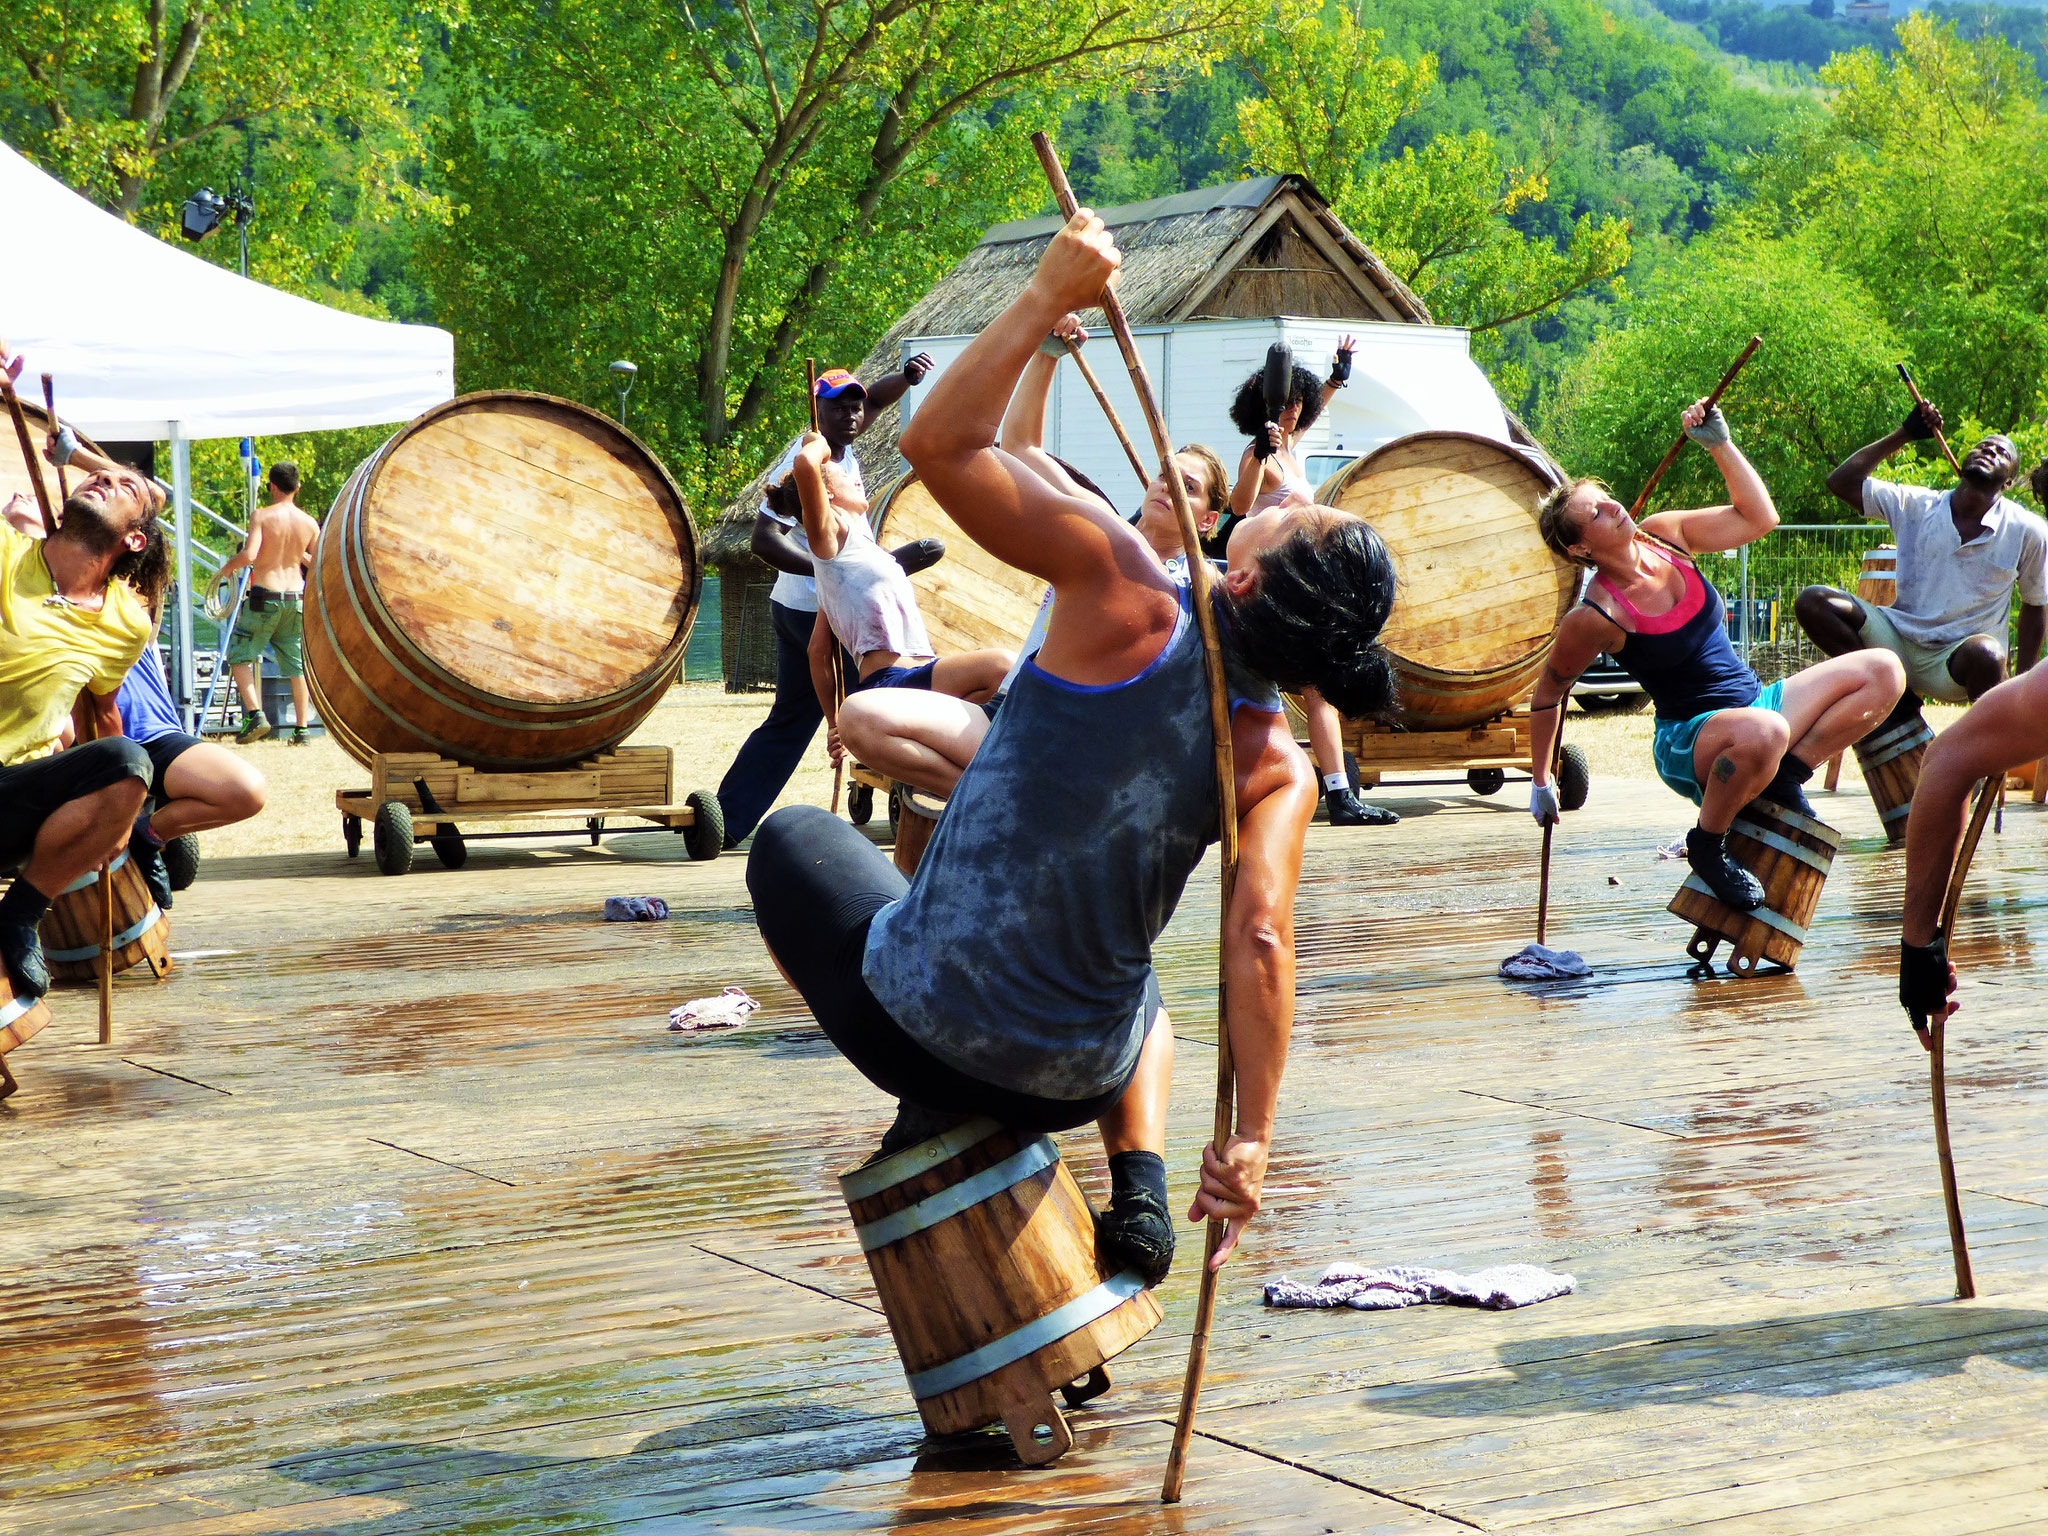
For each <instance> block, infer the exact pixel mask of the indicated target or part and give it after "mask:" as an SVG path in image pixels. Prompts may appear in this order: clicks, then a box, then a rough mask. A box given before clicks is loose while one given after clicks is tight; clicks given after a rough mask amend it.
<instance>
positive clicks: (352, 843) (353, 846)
mask: <svg viewBox="0 0 2048 1536" xmlns="http://www.w3.org/2000/svg"><path fill="white" fill-rule="evenodd" d="M341 845H342V847H344V848H346V849H347V850H348V856H349V857H350V858H354V857H355V856H356V855H357V854H359V853H361V852H362V851H363V818H362V817H360V816H351V815H349V814H347V813H346V812H343V814H342V818H341Z"/></svg>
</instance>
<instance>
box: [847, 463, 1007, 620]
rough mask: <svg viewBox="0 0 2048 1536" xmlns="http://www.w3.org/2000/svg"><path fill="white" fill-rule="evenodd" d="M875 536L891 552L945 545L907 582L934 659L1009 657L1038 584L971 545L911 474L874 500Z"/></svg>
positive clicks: (975, 545)
mask: <svg viewBox="0 0 2048 1536" xmlns="http://www.w3.org/2000/svg"><path fill="white" fill-rule="evenodd" d="M874 518H875V537H876V538H878V539H879V540H881V541H882V543H884V544H885V545H888V546H889V547H891V548H894V547H895V546H896V545H899V544H906V543H908V542H910V541H911V540H912V539H923V538H938V539H944V540H945V542H946V558H945V559H943V560H941V561H939V563H938V564H936V565H934V566H931V567H929V568H927V569H925V570H922V571H919V572H918V573H917V574H916V575H915V576H913V577H911V578H910V585H911V587H912V588H913V589H914V590H915V591H916V593H917V605H918V611H919V612H920V613H922V614H923V615H924V623H925V630H926V632H927V633H928V634H929V635H930V637H931V642H932V645H933V646H934V647H935V648H936V649H937V651H938V653H939V654H940V655H941V656H951V655H957V654H958V653H959V652H962V651H972V650H981V649H984V648H988V647H995V648H997V649H1001V650H1008V651H1014V650H1016V649H1017V648H1018V646H1020V645H1021V644H1022V643H1023V640H1024V636H1025V635H1026V634H1028V633H1029V632H1030V629H1031V620H1032V619H1033V617H1034V616H1036V614H1037V612H1038V605H1039V602H1040V600H1041V599H1043V597H1044V596H1045V588H1046V584H1045V583H1044V582H1043V581H1041V580H1039V578H1037V577H1036V576H1033V575H1032V574H1031V573H1030V572H1028V571H1020V570H1018V569H1017V568H1016V567H1015V566H1012V565H1007V564H1005V563H1004V562H1003V561H1001V560H998V559H996V557H995V556H993V555H991V554H990V553H989V552H988V551H987V550H985V549H983V548H982V547H981V546H980V545H979V544H977V543H975V542H974V541H973V540H972V539H971V538H969V537H968V536H967V535H966V534H965V533H964V532H962V531H961V529H960V526H959V525H958V524H957V523H955V522H954V521H953V520H952V518H950V517H948V516H947V515H946V512H945V509H944V508H942V507H941V506H940V505H939V504H938V501H937V500H936V499H935V498H934V497H933V496H932V494H931V492H929V491H927V490H926V489H925V488H924V486H923V485H922V484H921V483H920V482H919V481H918V479H917V477H916V476H915V475H905V476H904V477H903V478H902V479H900V480H898V481H896V483H895V484H893V485H891V486H890V487H888V489H886V490H885V491H884V492H883V493H882V494H881V496H879V497H878V498H877V499H876V501H875V510H874Z"/></svg>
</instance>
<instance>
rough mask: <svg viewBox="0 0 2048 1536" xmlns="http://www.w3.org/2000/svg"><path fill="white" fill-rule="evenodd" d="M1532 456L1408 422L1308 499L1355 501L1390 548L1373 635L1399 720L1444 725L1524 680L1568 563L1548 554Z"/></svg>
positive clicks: (1545, 476) (1566, 595)
mask: <svg viewBox="0 0 2048 1536" xmlns="http://www.w3.org/2000/svg"><path fill="white" fill-rule="evenodd" d="M1554 484H1556V481H1555V479H1554V478H1553V477H1552V475H1551V472H1550V470H1549V469H1548V468H1547V467H1546V466H1545V465H1543V464H1542V463H1540V462H1539V461H1538V460H1536V459H1534V458H1532V457H1530V456H1529V455H1527V454H1524V453H1522V452H1520V451H1518V450H1517V449H1514V448H1511V447H1509V446H1508V445H1507V444H1506V443H1500V442H1495V441H1494V440H1493V439H1492V438H1487V437H1479V436H1476V435H1474V434H1471V433H1467V432H1417V433H1414V434H1413V435H1412V436H1409V437H1402V438H1396V439H1395V440H1394V441H1393V442H1391V443H1386V444H1383V445H1382V446H1380V447H1378V448H1376V449H1374V450H1373V451H1372V452H1371V453H1369V454H1367V455H1366V456H1365V457H1364V458H1362V459H1353V460H1352V461H1351V462H1350V463H1349V464H1346V465H1345V466H1344V467H1343V468H1342V469H1340V470H1338V471H1337V473H1336V474H1334V475H1332V476H1331V477H1330V478H1329V479H1328V480H1325V481H1324V482H1323V485H1322V489H1321V490H1320V491H1319V492H1318V493H1317V495H1316V499H1317V500H1318V501H1320V502H1323V503H1325V504H1327V505H1329V506H1333V507H1341V508H1343V509H1344V510H1345V511H1347V512H1355V513H1357V514H1358V515H1359V516H1360V517H1362V518H1364V519H1365V520H1366V521H1367V522H1369V523H1371V524H1372V525H1373V527H1374V528H1375V529H1377V530H1378V531H1379V535H1380V537H1381V538H1383V539H1385V540H1386V541H1387V548H1388V549H1389V550H1391V551H1392V552H1393V556H1394V566H1395V571H1396V573H1397V576H1398V579H1399V581H1400V587H1399V590H1398V591H1397V593H1396V595H1395V598H1394V611H1393V614H1392V616H1391V617H1390V618H1389V619H1388V620H1387V626H1386V628H1385V629H1384V630H1383V631H1382V632H1381V634H1380V643H1381V644H1382V645H1384V646H1385V647H1386V649H1387V652H1388V654H1389V655H1390V656H1391V657H1392V659H1393V663H1394V670H1395V672H1396V674H1397V675H1398V676H1399V678H1400V714H1399V716H1398V717H1397V723H1398V724H1402V725H1406V726H1410V727H1413V728H1416V729H1423V730H1455V729H1456V728H1458V727H1460V726H1465V725H1476V724H1478V723H1479V722H1480V721H1482V720H1489V719H1492V718H1493V717H1494V716H1496V715H1498V714H1500V713H1501V712H1502V711H1504V710H1506V709H1508V708H1509V707H1510V706H1512V705H1513V704H1515V703H1516V702H1517V701H1519V700H1520V699H1522V698H1523V697H1524V696H1525V695H1526V694H1527V693H1528V692H1529V690H1530V689H1531V688H1533V687H1535V686H1536V676H1537V674H1538V673H1539V672H1540V671H1541V670H1542V669H1543V660H1544V658H1545V657H1546V656H1548V655H1549V654H1550V642H1551V637H1552V636H1553V635H1555V634H1556V633H1557V626H1558V624H1559V622H1560V621H1562V620H1563V618H1564V616H1565V614H1566V613H1567V612H1568V611H1569V610H1570V608H1571V605H1572V601H1573V599H1574V598H1575V597H1576V596H1577V593H1578V582H1579V570H1578V567H1576V566H1574V565H1573V564H1572V563H1571V562H1570V561H1569V560H1563V559H1560V558H1559V557H1558V556H1556V555H1554V554H1552V553H1551V552H1550V549H1549V547H1548V546H1547V545H1546V544H1545V543H1544V542H1543V537H1542V535H1541V534H1540V533H1538V532H1537V530H1536V507H1537V504H1538V503H1539V502H1540V501H1541V500H1542V499H1543V496H1544V493H1545V492H1547V491H1548V490H1550V489H1551V487H1552V486H1553V485H1554Z"/></svg>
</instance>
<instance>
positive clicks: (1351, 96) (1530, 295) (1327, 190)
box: [1237, 0, 1629, 333]
mask: <svg viewBox="0 0 2048 1536" xmlns="http://www.w3.org/2000/svg"><path fill="white" fill-rule="evenodd" d="M1543 14H1544V13H1542V12H1541V11H1537V12H1534V13H1532V16H1531V18H1530V19H1528V20H1526V21H1525V24H1524V27H1523V30H1522V35H1521V38H1520V40H1519V46H1521V47H1522V48H1524V49H1525V50H1526V52H1527V53H1528V54H1529V56H1530V57H1531V58H1532V59H1534V60H1535V62H1536V64H1537V66H1538V67H1545V66H1547V65H1548V64H1549V63H1552V62H1554V61H1555V60H1556V58H1557V57H1558V56H1559V54H1560V51H1561V50H1560V48H1559V45H1558V44H1557V42H1556V41H1555V40H1554V38H1553V36H1552V34H1551V32H1550V30H1549V26H1548V23H1547V22H1544V23H1543V24H1542V25H1537V24H1536V20H1537V18H1541V17H1542V16H1543ZM1382 41H1383V35H1382V34H1381V33H1380V32H1379V31H1377V30H1375V29H1373V28H1370V27H1367V26H1366V25H1365V24H1364V0H1353V4H1352V5H1351V6H1350V7H1349V8H1345V7H1341V6H1340V7H1332V8H1330V9H1329V10H1327V11H1324V10H1323V9H1322V8H1321V7H1319V6H1317V5H1314V4H1307V5H1299V6H1296V5H1292V4H1288V5H1283V7H1282V8H1280V9H1278V10H1276V11H1275V12H1274V13H1273V15H1272V17H1271V18H1270V20H1269V21H1268V22H1267V23H1266V24H1265V25H1264V26H1262V27H1260V28H1258V29H1256V30H1255V31H1253V32H1252V33H1251V35H1250V40H1249V43H1248V45H1247V47H1246V49H1245V58H1246V65H1245V67H1246V69H1247V71H1248V72H1249V73H1250V75H1251V77H1252V79H1253V80H1254V81H1255V82H1256V83H1257V85H1258V87H1259V89H1260V91H1261V93H1262V94H1261V95H1259V96H1255V97H1252V98H1248V99H1247V100H1245V101H1242V102H1240V103H1239V104H1238V109H1237V133H1238V139H1239V141H1240V142H1241V144H1242V146H1243V151H1244V155H1245V159H1246V160H1247V161H1248V162H1249V163H1250V164H1251V165H1253V166H1255V167H1258V168H1260V169H1264V170H1268V171H1299V172H1302V173H1303V174H1305V175H1307V176H1308V177H1309V178H1310V179H1311V180H1312V181H1314V182H1315V183H1316V185H1317V186H1318V187H1319V188H1321V190H1322V192H1323V194H1324V195H1325V196H1326V197H1328V198H1329V199H1330V202H1331V206H1332V207H1333V208H1334V209H1335V210H1336V212H1337V216H1338V217H1339V218H1341V219H1343V220H1344V221H1345V222H1346V223H1347V224H1348V225H1350V226H1351V228H1352V229H1354V230H1355V231H1357V233H1358V235H1359V237H1360V238H1361V239H1363V240H1365V241H1366V242H1367V243H1369V244H1370V245H1371V246H1372V247H1373V249H1374V250H1375V251H1377V252H1378V253H1379V255H1380V257H1381V258H1382V259H1383V260H1385V261H1386V263H1387V264H1388V265H1389V266H1390V267H1391V268H1393V270H1394V272H1395V273H1396V274H1397V275H1398V276H1399V277H1400V278H1401V279H1402V281H1404V282H1406V283H1407V284H1408V285H1409V286H1410V287H1411V288H1413V289H1415V291H1416V292H1417V294H1418V295H1419V296H1420V297H1421V298H1422V300H1423V301H1424V302H1425V303H1426V304H1428V305H1429V306H1430V309H1431V312H1432V313H1433V314H1435V315H1436V316H1437V318H1438V319H1440V320H1443V321H1445V322H1446V323H1449V324H1453V325H1463V326H1466V327H1469V328H1470V329H1471V330H1473V331H1475V332H1480V333H1484V332H1489V331H1494V330H1498V329H1499V328H1501V327H1503V326H1507V325H1511V324H1513V323H1514V322H1516V321H1519V320H1525V319H1528V318H1529V317H1531V316H1534V315H1539V314H1542V313H1544V312H1545V311H1547V310H1550V309H1552V308H1554V307H1555V306H1556V305H1558V304H1559V303H1561V302H1563V301H1564V300H1565V299H1566V298H1568V297H1570V296H1571V295H1572V294H1574V293H1577V292H1579V291H1580V290H1582V289H1586V288H1590V287H1593V286H1595V285H1599V284H1607V283H1611V282H1612V281H1613V280H1614V279H1615V278H1616V277H1617V275H1618V274H1619V273H1620V272H1621V269H1622V268H1623V267H1624V266H1626V265H1627V263H1628V259H1629V238H1628V228H1627V226H1626V225H1625V224H1624V223H1623V222H1622V221H1621V220H1619V219H1617V218H1614V217H1613V216H1611V215H1608V216H1595V215H1592V214H1582V215H1580V216H1579V218H1578V219H1577V220H1576V222H1575V223H1574V224H1573V225H1572V227H1571V230H1570V232H1569V234H1568V235H1567V236H1566V237H1565V238H1564V239H1563V240H1562V241H1561V242H1558V241H1552V240H1547V239H1544V238H1541V237H1532V236H1530V235H1528V234H1526V233H1524V232H1523V231H1522V230H1521V229H1519V228H1518V227H1516V224H1515V222H1514V220H1515V215H1516V214H1517V213H1518V212H1519V211H1520V210H1521V209H1522V208H1523V207H1524V206H1525V205H1528V204H1532V203H1539V202H1541V201H1543V200H1544V198H1546V197H1547V196H1548V195H1549V183H1548V180H1547V178H1546V175H1545V173H1544V171H1543V170H1542V169H1540V168H1539V169H1533V170H1532V169H1529V168H1527V167H1525V166H1519V165H1511V164H1508V163H1507V162H1506V161H1505V160H1504V159H1503V157H1502V155H1501V153H1500V150H1499V147H1498V146H1497V145H1496V143H1495V141H1494V139H1493V138H1492V136H1491V135H1490V134H1488V133H1486V132H1484V131H1482V130H1479V129H1473V130H1470V131H1468V132H1465V133H1462V134H1451V133H1441V134H1439V135H1437V136H1436V138H1434V139H1433V140H1432V141H1431V142H1429V143H1428V144H1426V145H1424V146H1423V147H1421V148H1420V149H1417V148H1415V147H1413V146H1410V147H1408V148H1404V149H1402V150H1400V151H1399V152H1398V153H1392V154H1389V153H1387V145H1388V140H1389V138H1390V137H1391V135H1392V134H1393V132H1394V129H1395V127H1396V126H1397V125H1398V124H1399V123H1400V122H1401V121H1402V119H1404V118H1406V117H1408V116H1409V115H1411V114H1412V113H1414V112H1415V111H1416V110H1417V109H1418V108H1419V107H1420V106H1421V105H1422V103H1423V102H1424V101H1425V100H1426V99H1427V98H1428V96H1429V94H1430V92H1431V90H1432V88H1433V87H1434V85H1435V83H1436V68H1437V65H1436V59H1435V56H1434V55H1431V54H1423V55H1421V56H1420V57H1419V58H1417V59H1415V60H1414V61H1412V62H1410V61H1405V60H1403V59H1400V58H1398V57H1393V56H1390V55H1388V54H1386V53H1384V52H1383V51H1382V49H1381V43H1382Z"/></svg>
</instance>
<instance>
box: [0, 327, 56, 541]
mask: <svg viewBox="0 0 2048 1536" xmlns="http://www.w3.org/2000/svg"><path fill="white" fill-rule="evenodd" d="M0 395H4V396H5V397H6V399H7V414H8V415H10V416H12V417H13V418H14V435H15V438H16V439H17V440H18V441H19V442H20V443H21V457H22V460H23V461H24V462H25V463H26V464H27V466H28V483H29V485H30V486H31V487H32V488H33V489H34V490H35V493H36V505H37V506H38V507H39V508H41V509H42V514H43V537H44V538H48V537H49V536H50V535H51V534H54V533H55V532H56V531H57V514H56V513H55V512H53V511H52V510H51V509H50V488H49V486H48V485H46V484H45V483H44V482H43V456H42V454H41V453H39V452H38V451H37V450H36V445H35V444H34V442H32V441H31V440H30V438H29V433H28V418H27V417H26V416H24V415H22V414H21V397H20V396H19V395H17V394H15V392H14V381H13V380H12V379H10V378H8V377H7V370H6V369H5V368H4V367H0Z"/></svg>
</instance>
